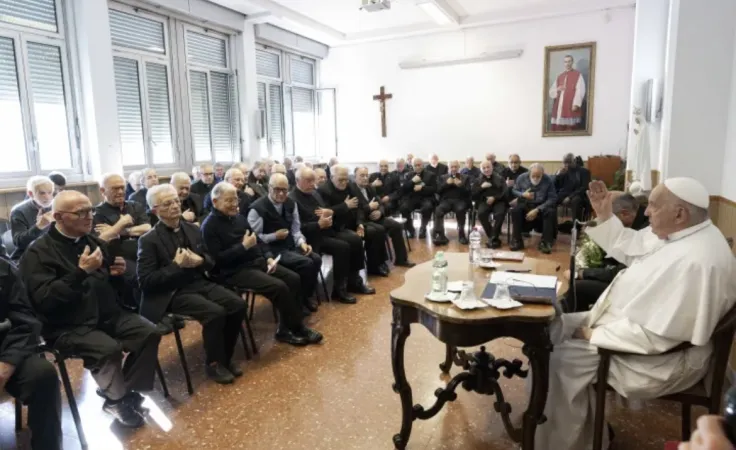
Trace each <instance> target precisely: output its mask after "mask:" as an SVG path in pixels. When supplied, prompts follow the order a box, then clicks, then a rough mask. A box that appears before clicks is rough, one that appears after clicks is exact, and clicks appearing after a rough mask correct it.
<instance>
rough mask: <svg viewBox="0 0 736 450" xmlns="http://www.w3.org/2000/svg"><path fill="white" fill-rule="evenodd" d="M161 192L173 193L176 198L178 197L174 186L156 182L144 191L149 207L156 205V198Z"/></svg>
mask: <svg viewBox="0 0 736 450" xmlns="http://www.w3.org/2000/svg"><path fill="white" fill-rule="evenodd" d="M161 194H174V195H175V196H176V198H179V193H178V192H176V188H175V187H174V186H172V185H170V184H157V185H156V186H153V187H152V188H151V189H149V190H148V192H146V203H147V204H148V208H149V209H153V208H155V207H156V206H157V203H158V198H159V197H161Z"/></svg>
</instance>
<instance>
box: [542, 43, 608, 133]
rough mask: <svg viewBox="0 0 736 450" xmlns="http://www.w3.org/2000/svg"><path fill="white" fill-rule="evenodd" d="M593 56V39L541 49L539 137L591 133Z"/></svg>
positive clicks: (593, 88)
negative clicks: (540, 132)
mask: <svg viewBox="0 0 736 450" xmlns="http://www.w3.org/2000/svg"><path fill="white" fill-rule="evenodd" d="M595 57H596V43H595V42H582V43H579V44H568V45H553V46H547V47H545V48H544V86H543V89H542V99H543V100H542V137H562V136H591V135H592V134H593V107H594V100H595ZM567 74H571V75H572V76H569V75H567ZM580 82H582V85H581V84H580ZM581 88H582V89H581ZM568 89H569V90H571V91H572V92H573V95H572V97H570V96H569V95H568V96H565V91H567V90H568ZM571 98H572V100H571Z"/></svg>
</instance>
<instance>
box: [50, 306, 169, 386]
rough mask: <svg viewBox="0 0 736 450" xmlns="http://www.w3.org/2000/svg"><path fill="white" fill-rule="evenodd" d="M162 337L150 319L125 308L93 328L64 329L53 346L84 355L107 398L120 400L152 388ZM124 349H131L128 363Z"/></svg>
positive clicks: (86, 364)
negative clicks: (133, 392)
mask: <svg viewBox="0 0 736 450" xmlns="http://www.w3.org/2000/svg"><path fill="white" fill-rule="evenodd" d="M160 340H161V336H160V335H159V334H158V333H157V332H156V328H155V327H154V325H153V324H152V323H151V322H149V321H147V320H146V319H144V318H143V317H141V316H139V315H138V314H133V313H129V312H125V311H123V312H120V313H119V314H117V315H116V317H114V318H111V319H109V320H107V321H104V322H101V323H99V324H98V326H97V328H96V329H94V330H91V331H90V330H89V329H88V328H84V329H71V330H69V331H67V332H65V333H64V334H62V335H61V336H59V338H58V339H56V342H54V348H56V349H57V350H59V351H60V352H62V353H67V354H73V355H75V356H78V357H80V358H82V360H83V361H84V367H85V368H86V369H89V370H90V371H91V372H92V377H93V378H94V379H95V381H96V382H97V385H98V386H99V387H100V389H102V392H103V394H104V395H105V397H107V398H109V399H110V400H119V399H121V398H123V396H125V394H127V393H128V392H130V391H131V390H132V391H150V390H151V389H153V375H154V372H155V370H156V362H157V361H158V343H159V341H160ZM123 351H125V352H128V356H127V357H126V358H125V364H123V363H122V361H123Z"/></svg>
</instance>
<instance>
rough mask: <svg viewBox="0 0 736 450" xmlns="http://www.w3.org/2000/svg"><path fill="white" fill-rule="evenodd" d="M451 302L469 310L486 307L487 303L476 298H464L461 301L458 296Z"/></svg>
mask: <svg viewBox="0 0 736 450" xmlns="http://www.w3.org/2000/svg"><path fill="white" fill-rule="evenodd" d="M452 304H453V305H455V306H457V307H458V308H460V309H464V310H469V309H478V308H487V307H488V304H487V303H485V302H482V301H480V300H478V299H471V300H468V299H464V300H463V301H460V296H457V297H456V298H454V299H453V300H452Z"/></svg>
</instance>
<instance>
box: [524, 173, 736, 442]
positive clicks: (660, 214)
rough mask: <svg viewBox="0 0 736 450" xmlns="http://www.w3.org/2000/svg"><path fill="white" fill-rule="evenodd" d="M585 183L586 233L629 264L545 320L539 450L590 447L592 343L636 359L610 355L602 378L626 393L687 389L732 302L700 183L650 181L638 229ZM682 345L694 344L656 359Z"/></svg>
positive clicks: (704, 366)
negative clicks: (548, 344) (588, 296)
mask: <svg viewBox="0 0 736 450" xmlns="http://www.w3.org/2000/svg"><path fill="white" fill-rule="evenodd" d="M589 189H590V190H589V191H588V196H589V198H590V201H591V204H592V206H593V209H594V210H595V212H596V217H597V219H596V222H594V223H592V224H591V225H589V226H588V228H587V229H586V232H587V234H588V235H589V236H590V237H591V238H592V239H593V240H594V241H595V242H596V243H597V244H598V245H600V246H601V247H602V248H603V250H605V251H606V253H607V254H608V255H609V256H611V257H614V258H616V259H617V260H618V261H620V262H621V263H624V264H626V265H627V268H626V269H625V270H622V271H621V272H619V274H618V276H617V277H616V278H615V279H614V280H613V282H612V283H611V285H610V286H609V287H608V289H607V290H606V291H605V292H604V293H603V294H602V295H601V297H600V298H599V299H598V301H597V302H596V304H595V305H594V306H593V308H592V310H591V311H589V312H582V313H574V314H563V315H561V316H559V317H558V318H557V319H555V322H553V325H552V329H551V338H552V342H553V343H554V344H555V347H554V351H553V352H552V355H551V361H550V380H549V395H548V398H547V407H546V409H545V415H546V416H547V418H548V420H547V422H545V423H544V424H543V425H540V426H539V427H537V433H536V439H535V448H536V449H537V450H590V449H591V448H592V445H593V420H594V411H595V392H594V390H593V383H595V381H596V370H597V368H598V362H599V359H600V358H599V356H598V347H602V348H607V349H612V350H618V351H623V352H630V353H637V354H641V355H642V356H614V357H613V358H612V359H611V368H610V375H609V379H608V383H609V384H610V385H611V386H612V387H613V388H614V389H615V390H616V392H618V393H619V394H620V395H622V396H624V397H627V398H638V399H646V398H654V397H659V396H662V395H666V394H669V393H673V392H677V391H681V390H683V389H687V388H689V387H690V386H692V385H693V384H695V383H697V382H698V381H699V380H700V379H702V378H703V376H705V374H706V372H707V371H708V369H709V361H710V357H711V353H712V347H711V343H710V338H711V334H712V333H713V330H714V329H715V327H716V324H717V323H718V321H719V319H720V318H721V317H723V316H724V315H725V314H726V313H727V312H728V311H729V310H730V309H731V307H732V306H733V304H734V300H735V299H736V282H735V281H734V280H736V276H735V275H736V273H735V272H734V269H735V268H736V266H735V265H734V256H733V255H732V253H731V250H730V249H729V247H728V244H727V243H726V239H725V238H724V236H723V234H721V232H720V230H719V229H718V228H716V226H715V225H713V223H712V222H711V221H710V219H709V218H708V203H709V197H708V192H707V191H706V189H705V188H704V187H703V186H702V185H701V184H700V183H699V182H697V181H695V180H693V179H690V178H672V179H669V180H667V181H665V182H664V184H660V185H658V186H657V187H655V188H654V190H653V191H652V194H651V196H650V199H649V206H648V207H647V209H646V215H647V216H648V217H649V223H650V227H649V228H645V229H643V230H640V231H634V230H632V229H630V228H625V227H624V226H623V225H622V224H621V221H619V219H618V218H617V217H616V216H614V215H613V213H612V202H611V193H610V192H608V190H607V189H606V186H605V185H604V184H603V183H602V182H600V181H594V182H592V183H591V184H590V187H589ZM683 342H690V343H692V344H693V345H694V347H692V348H690V349H688V350H684V351H682V352H677V353H671V354H667V355H659V354H660V353H663V352H665V351H667V350H669V349H671V348H674V347H676V346H677V345H679V344H681V343H683ZM644 355H650V356H644ZM607 434H608V433H605V436H604V447H603V448H604V449H605V448H607V446H608V436H607Z"/></svg>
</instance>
